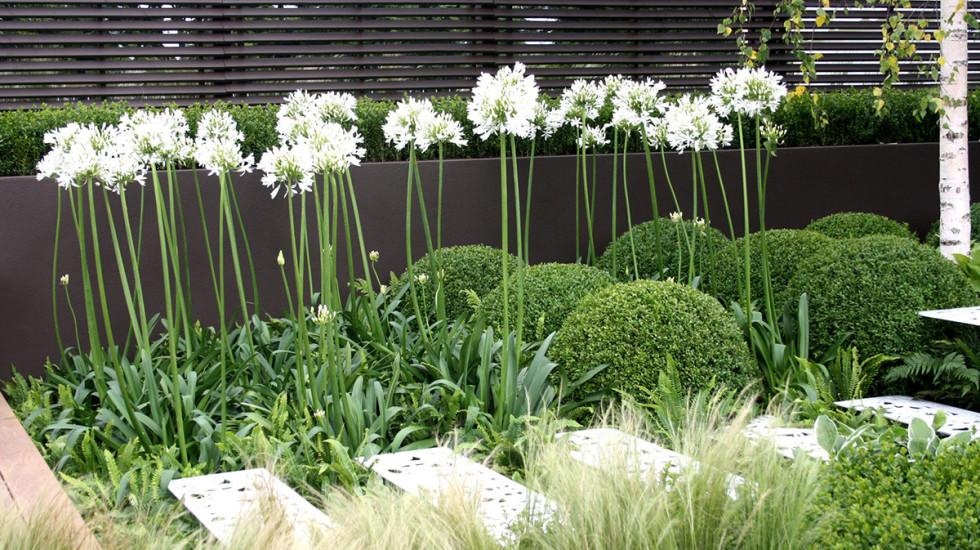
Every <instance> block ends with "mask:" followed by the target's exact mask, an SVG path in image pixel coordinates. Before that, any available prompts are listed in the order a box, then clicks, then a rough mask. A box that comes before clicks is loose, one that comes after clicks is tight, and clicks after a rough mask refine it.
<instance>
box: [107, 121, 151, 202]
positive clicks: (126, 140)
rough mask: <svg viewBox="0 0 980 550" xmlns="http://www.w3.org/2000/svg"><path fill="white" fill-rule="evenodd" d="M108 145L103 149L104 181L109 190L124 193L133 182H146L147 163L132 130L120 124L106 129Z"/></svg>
mask: <svg viewBox="0 0 980 550" xmlns="http://www.w3.org/2000/svg"><path fill="white" fill-rule="evenodd" d="M105 133H106V135H107V136H108V145H107V146H106V147H105V149H103V150H102V154H101V157H102V158H101V160H100V162H101V164H102V175H101V177H102V181H103V185H105V187H106V188H107V189H109V190H112V191H115V192H117V193H122V192H123V191H124V190H125V189H126V186H127V185H129V184H131V183H138V184H140V185H143V184H145V183H146V164H145V163H144V162H143V159H142V158H141V157H140V154H139V151H138V150H137V148H136V140H135V138H134V137H133V134H132V131H130V130H129V129H127V128H123V127H120V126H110V127H108V128H106V129H105Z"/></svg>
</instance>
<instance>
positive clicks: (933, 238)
mask: <svg viewBox="0 0 980 550" xmlns="http://www.w3.org/2000/svg"><path fill="white" fill-rule="evenodd" d="M970 240H971V241H978V240H980V202H975V203H973V204H971V205H970ZM926 244H928V245H929V246H936V247H938V246H939V220H936V221H934V222H932V227H930V228H929V232H928V233H926Z"/></svg>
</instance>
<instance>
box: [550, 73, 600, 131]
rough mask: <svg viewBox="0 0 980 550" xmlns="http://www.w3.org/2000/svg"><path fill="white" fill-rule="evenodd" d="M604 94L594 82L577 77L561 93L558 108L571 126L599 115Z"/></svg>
mask: <svg viewBox="0 0 980 550" xmlns="http://www.w3.org/2000/svg"><path fill="white" fill-rule="evenodd" d="M604 100H605V95H604V93H603V90H602V86H601V85H600V84H598V83H596V82H593V81H588V80H582V79H578V80H576V81H575V82H572V85H571V86H570V87H568V88H566V89H565V90H564V91H563V92H562V93H561V101H560V103H559V107H558V109H559V110H560V111H561V112H562V113H563V114H564V115H565V120H566V121H567V122H568V123H569V124H571V125H572V126H579V125H581V124H582V122H583V121H585V122H589V121H590V120H595V118H596V117H598V116H599V109H600V108H601V107H602V102H603V101H604Z"/></svg>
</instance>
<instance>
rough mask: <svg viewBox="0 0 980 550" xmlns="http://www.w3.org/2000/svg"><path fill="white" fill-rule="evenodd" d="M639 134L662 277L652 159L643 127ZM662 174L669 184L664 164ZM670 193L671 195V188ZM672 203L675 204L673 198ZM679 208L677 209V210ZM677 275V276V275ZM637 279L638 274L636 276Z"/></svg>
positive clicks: (658, 216)
mask: <svg viewBox="0 0 980 550" xmlns="http://www.w3.org/2000/svg"><path fill="white" fill-rule="evenodd" d="M640 129H641V134H640V141H641V142H642V143H643V159H644V161H645V163H646V168H647V186H648V187H649V188H650V210H651V212H652V215H653V220H654V224H653V241H654V243H653V248H654V250H655V251H656V253H657V274H658V276H659V275H662V274H663V272H664V255H663V247H662V246H661V235H660V205H659V204H658V202H657V185H656V182H655V181H654V179H653V159H652V158H650V141H649V140H650V138H649V137H648V136H647V131H646V128H645V127H644V126H642V125H641V126H640ZM664 174H665V175H666V177H667V182H668V183H669V182H670V175H669V172H667V169H666V164H665V165H664ZM671 193H673V187H671ZM674 202H677V199H676V197H675V199H674ZM679 209H680V207H678V210H679ZM678 275H679V274H678ZM637 277H639V273H638V274H637Z"/></svg>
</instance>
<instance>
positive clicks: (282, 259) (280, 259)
mask: <svg viewBox="0 0 980 550" xmlns="http://www.w3.org/2000/svg"><path fill="white" fill-rule="evenodd" d="M276 264H278V265H279V267H282V266H284V265H286V256H285V255H283V253H282V250H280V251H279V254H278V255H277V256H276Z"/></svg>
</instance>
